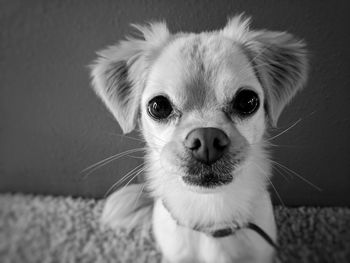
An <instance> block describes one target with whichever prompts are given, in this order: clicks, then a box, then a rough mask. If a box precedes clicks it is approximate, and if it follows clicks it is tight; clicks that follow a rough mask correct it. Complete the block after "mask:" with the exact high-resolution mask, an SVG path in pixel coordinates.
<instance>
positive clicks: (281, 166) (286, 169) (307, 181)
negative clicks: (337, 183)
mask: <svg viewBox="0 0 350 263" xmlns="http://www.w3.org/2000/svg"><path fill="white" fill-rule="evenodd" d="M270 161H271V162H273V163H274V164H276V165H278V166H279V167H280V168H282V169H285V171H288V172H290V173H292V174H293V175H295V176H296V177H298V178H299V179H301V180H302V181H304V182H305V183H307V184H309V185H310V186H312V187H314V188H315V189H316V190H318V191H320V192H322V191H323V190H322V189H321V188H320V187H318V186H317V185H315V184H313V183H312V182H310V181H309V180H307V179H306V178H304V177H303V176H301V175H300V174H298V173H297V172H295V171H293V170H292V169H290V168H288V167H287V166H285V165H283V164H280V163H278V162H276V161H273V160H270Z"/></svg>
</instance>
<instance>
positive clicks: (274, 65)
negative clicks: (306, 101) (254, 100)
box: [224, 15, 308, 126]
mask: <svg viewBox="0 0 350 263" xmlns="http://www.w3.org/2000/svg"><path fill="white" fill-rule="evenodd" d="M249 23H250V18H243V16H242V15H240V16H237V17H234V18H233V19H231V20H229V22H228V24H227V26H226V27H225V28H224V32H231V34H232V32H235V33H234V35H235V38H236V40H237V41H238V42H239V43H241V45H242V47H243V49H244V52H245V53H246V55H247V56H248V59H249V60H250V63H251V65H252V67H253V68H254V70H255V73H256V75H257V77H258V79H259V81H260V83H261V85H262V87H263V89H264V91H265V96H266V101H265V103H266V108H267V113H268V116H269V118H270V121H271V124H272V125H273V126H276V124H277V121H278V117H279V116H280V114H281V113H282V110H283V109H284V107H285V106H286V105H287V104H288V102H289V101H290V100H291V99H292V98H293V96H294V95H295V94H296V92H297V91H298V90H300V89H301V88H302V87H303V85H304V84H305V82H306V79H307V73H308V63H307V51H306V45H305V43H304V42H303V41H301V40H299V39H296V38H294V37H293V35H291V34H289V33H286V32H274V31H265V30H261V31H250V30H249Z"/></svg>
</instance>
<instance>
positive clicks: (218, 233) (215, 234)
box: [162, 201, 278, 250]
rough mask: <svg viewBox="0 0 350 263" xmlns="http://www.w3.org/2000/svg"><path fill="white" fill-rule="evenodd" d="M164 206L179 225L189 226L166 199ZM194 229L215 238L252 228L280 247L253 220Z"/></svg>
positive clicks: (275, 246) (272, 244) (271, 243)
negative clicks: (168, 205) (227, 225)
mask: <svg viewBox="0 0 350 263" xmlns="http://www.w3.org/2000/svg"><path fill="white" fill-rule="evenodd" d="M162 204H163V207H164V208H165V209H166V210H167V211H168V213H169V215H170V216H171V218H172V219H173V220H174V221H175V222H176V224H177V225H179V226H181V227H187V228H189V227H188V226H185V225H183V224H181V223H180V222H179V220H177V219H176V218H175V217H174V216H173V214H172V213H171V212H170V210H169V208H168V207H167V206H166V205H165V203H164V201H162ZM190 228H191V229H192V230H194V231H197V232H201V233H204V234H206V235H208V236H211V237H213V238H223V237H227V236H231V235H234V234H236V232H237V231H238V230H240V229H250V230H253V231H255V232H256V233H257V234H259V235H260V236H261V237H262V238H263V239H264V240H265V241H266V242H267V243H268V244H269V245H271V246H272V247H273V248H274V249H276V250H277V249H278V245H277V244H276V242H275V241H274V240H273V239H272V238H271V237H270V236H269V235H268V234H267V233H266V232H265V231H264V230H263V229H262V228H261V227H259V226H258V225H256V224H254V223H252V222H248V223H246V224H245V225H242V226H240V225H238V224H237V223H233V224H231V226H229V227H226V228H219V229H215V230H212V229H205V228H200V227H198V226H195V227H190Z"/></svg>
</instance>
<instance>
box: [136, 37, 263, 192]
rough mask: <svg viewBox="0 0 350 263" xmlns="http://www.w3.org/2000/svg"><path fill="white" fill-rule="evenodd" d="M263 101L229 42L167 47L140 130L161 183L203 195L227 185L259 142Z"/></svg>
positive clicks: (153, 72)
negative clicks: (156, 165)
mask: <svg viewBox="0 0 350 263" xmlns="http://www.w3.org/2000/svg"><path fill="white" fill-rule="evenodd" d="M264 100H265V97H264V92H263V89H262V87H261V85H260V83H259V81H258V79H257V77H256V75H255V73H254V70H253V68H252V67H251V65H250V63H249V60H248V58H247V57H246V56H245V54H244V53H243V51H242V48H241V47H240V46H239V45H237V44H236V43H234V42H233V41H231V40H230V39H227V38H225V37H224V36H219V35H215V34H201V35H189V36H184V37H181V38H178V39H176V40H174V41H173V42H172V43H170V44H169V45H168V46H167V47H166V48H165V49H164V50H163V52H162V53H161V54H160V55H159V57H158V58H157V59H156V61H155V62H154V64H153V65H152V68H151V69H150V72H149V76H148V81H147V83H146V85H145V89H144V92H143V94H142V99H141V121H142V125H141V127H142V130H143V134H144V136H145V138H146V141H147V142H148V145H149V146H150V151H151V153H150V154H151V156H152V159H154V160H155V162H157V161H158V162H159V163H160V166H161V168H160V169H161V170H162V171H163V172H162V173H163V175H162V176H161V178H162V179H161V180H162V181H163V184H166V183H169V184H171V185H173V184H174V182H175V181H176V180H178V181H179V182H180V183H183V185H184V186H188V189H190V190H194V191H205V192H207V191H209V190H210V191H220V189H219V188H220V186H224V185H227V184H229V183H232V181H233V179H234V177H235V175H236V172H237V171H238V170H239V168H240V167H242V165H243V164H244V163H245V162H247V160H249V158H248V155H249V153H250V152H251V151H252V150H254V148H256V147H259V144H260V143H261V139H262V137H263V135H264V132H265V122H266V119H265V116H266V114H265V110H264ZM164 174H166V175H164ZM167 176H168V177H169V178H168V180H164V178H165V177H167ZM175 178H176V179H175Z"/></svg>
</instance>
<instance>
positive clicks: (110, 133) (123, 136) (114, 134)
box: [107, 132, 145, 143]
mask: <svg viewBox="0 0 350 263" xmlns="http://www.w3.org/2000/svg"><path fill="white" fill-rule="evenodd" d="M107 134H109V135H112V136H118V137H121V138H127V139H130V140H134V141H138V142H142V143H144V142H145V141H144V140H142V139H138V138H134V137H131V136H127V135H124V134H119V133H113V132H108V133H107Z"/></svg>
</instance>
